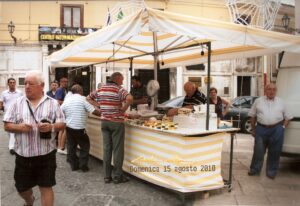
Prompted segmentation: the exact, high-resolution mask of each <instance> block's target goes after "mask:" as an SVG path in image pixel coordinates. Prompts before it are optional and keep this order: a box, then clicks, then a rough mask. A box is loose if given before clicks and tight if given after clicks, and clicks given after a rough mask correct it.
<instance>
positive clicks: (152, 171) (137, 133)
mask: <svg viewBox="0 0 300 206" xmlns="http://www.w3.org/2000/svg"><path fill="white" fill-rule="evenodd" d="M100 125H101V122H100V120H99V118H97V117H94V116H90V117H89V118H88V122H87V133H88V135H89V136H90V142H91V149H90V154H91V155H93V156H95V157H96V158H99V159H102V154H103V152H102V138H101V129H100V127H101V126H100ZM237 130H238V129H235V128H231V129H223V130H216V131H209V132H206V131H196V130H194V131H190V130H189V131H188V130H182V129H177V130H169V131H162V130H157V129H152V128H147V127H143V126H137V125H131V124H129V123H125V157H124V164H123V169H124V171H126V172H128V173H130V174H132V175H134V176H136V177H138V178H141V179H143V180H146V181H148V182H151V183H154V184H157V185H160V186H163V187H166V188H169V189H172V190H175V191H179V192H184V193H185V192H196V191H204V190H212V189H217V188H222V187H224V182H223V178H222V176H221V155H222V145H223V141H224V139H225V138H229V137H230V134H229V133H228V132H234V131H237Z"/></svg>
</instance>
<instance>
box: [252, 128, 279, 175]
mask: <svg viewBox="0 0 300 206" xmlns="http://www.w3.org/2000/svg"><path fill="white" fill-rule="evenodd" d="M283 138H284V128H283V127H282V125H281V124H278V125H276V126H274V127H271V128H266V127H262V126H260V125H257V126H256V135H255V143H254V152H253V157H252V161H251V166H250V170H251V171H252V172H255V173H260V171H261V168H262V166H263V162H264V156H265V153H266V150H267V149H268V157H267V167H266V173H267V175H268V176H276V174H277V170H278V167H279V159H280V154H281V150H282V146H283Z"/></svg>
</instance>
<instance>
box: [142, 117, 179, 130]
mask: <svg viewBox="0 0 300 206" xmlns="http://www.w3.org/2000/svg"><path fill="white" fill-rule="evenodd" d="M143 126H144V127H150V128H153V129H158V130H174V129H177V126H178V124H176V123H174V122H172V121H171V120H170V119H168V118H163V119H162V120H157V119H156V118H155V117H151V118H149V119H148V120H145V121H144V124H143Z"/></svg>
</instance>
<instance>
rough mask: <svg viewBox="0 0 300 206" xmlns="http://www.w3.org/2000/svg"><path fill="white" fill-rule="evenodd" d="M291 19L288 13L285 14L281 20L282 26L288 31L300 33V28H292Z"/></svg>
mask: <svg viewBox="0 0 300 206" xmlns="http://www.w3.org/2000/svg"><path fill="white" fill-rule="evenodd" d="M290 20H291V18H290V17H289V16H288V15H287V14H284V15H283V17H282V18H281V21H282V27H283V28H284V29H285V30H286V31H288V32H297V33H300V29H298V28H295V29H294V28H291V27H289V25H290Z"/></svg>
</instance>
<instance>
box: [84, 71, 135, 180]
mask: <svg viewBox="0 0 300 206" xmlns="http://www.w3.org/2000/svg"><path fill="white" fill-rule="evenodd" d="M122 84H123V75H122V74H121V73H120V72H115V73H113V74H112V75H111V77H110V81H109V82H108V83H107V84H104V85H102V86H101V88H100V89H99V90H97V92H94V93H91V94H90V96H89V98H88V99H89V101H94V103H95V101H96V102H97V103H99V105H100V110H101V131H102V137H103V166H104V173H105V177H104V182H105V183H110V182H112V181H113V182H114V183H115V184H118V183H123V182H127V181H129V179H128V178H127V177H125V176H124V175H123V171H122V166H123V160H124V139H125V125H124V112H125V111H126V110H127V109H128V107H129V105H131V104H132V99H133V98H132V96H131V95H130V94H129V93H128V92H127V91H126V90H125V89H124V88H123V87H122V86H121V85H122ZM112 154H114V159H113V163H114V178H113V179H112V166H111V159H112Z"/></svg>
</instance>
